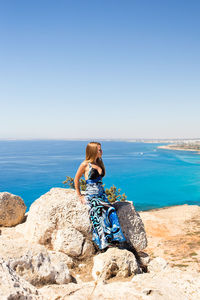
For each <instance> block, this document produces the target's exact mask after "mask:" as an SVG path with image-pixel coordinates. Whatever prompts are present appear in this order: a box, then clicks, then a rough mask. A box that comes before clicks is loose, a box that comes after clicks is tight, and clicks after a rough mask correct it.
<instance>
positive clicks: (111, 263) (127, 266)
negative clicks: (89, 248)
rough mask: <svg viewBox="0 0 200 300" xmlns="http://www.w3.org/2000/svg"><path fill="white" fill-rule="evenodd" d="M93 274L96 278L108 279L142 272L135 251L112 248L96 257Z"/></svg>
mask: <svg viewBox="0 0 200 300" xmlns="http://www.w3.org/2000/svg"><path fill="white" fill-rule="evenodd" d="M93 260H94V266H93V269H92V276H93V278H94V279H95V280H97V279H101V280H107V279H110V278H112V277H115V276H116V277H125V278H126V277H128V276H130V275H132V274H136V273H140V269H139V266H138V264H137V261H136V258H135V256H134V254H133V253H131V252H129V251H127V250H121V249H117V248H110V249H108V250H107V251H106V252H105V253H102V254H98V255H96V256H95V257H94V259H93Z"/></svg>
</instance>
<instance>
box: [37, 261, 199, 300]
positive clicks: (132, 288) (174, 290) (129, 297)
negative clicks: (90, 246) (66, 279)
mask: <svg viewBox="0 0 200 300" xmlns="http://www.w3.org/2000/svg"><path fill="white" fill-rule="evenodd" d="M159 261H160V267H159V269H160V271H159V272H155V270H154V271H153V270H152V271H151V272H150V273H143V274H138V275H135V276H134V277H133V278H132V280H129V281H126V282H123V281H115V282H110V283H107V284H104V283H103V282H102V281H99V280H96V281H93V282H87V283H79V284H73V283H69V284H68V285H66V286H65V287H64V285H62V286H59V287H57V286H55V285H54V286H45V287H43V288H41V289H40V293H41V294H42V295H43V296H44V298H45V299H48V297H47V296H49V299H53V300H55V299H69V300H83V299H85V300H86V299H87V300H88V299H89V300H96V299H100V300H104V299H105V300H107V299H118V300H147V299H149V300H174V299H176V300H197V299H199V298H200V276H199V273H196V272H194V273H188V272H184V271H180V270H178V269H174V268H171V267H170V266H169V265H167V263H165V264H163V261H162V259H161V260H160V259H157V261H156V263H154V262H152V264H153V265H154V264H156V265H158V264H159ZM164 265H165V266H164ZM46 297H47V298H46Z"/></svg>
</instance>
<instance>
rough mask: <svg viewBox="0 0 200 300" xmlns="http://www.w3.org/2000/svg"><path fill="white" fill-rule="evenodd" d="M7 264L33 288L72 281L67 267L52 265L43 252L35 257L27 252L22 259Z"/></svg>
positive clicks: (61, 264)
mask: <svg viewBox="0 0 200 300" xmlns="http://www.w3.org/2000/svg"><path fill="white" fill-rule="evenodd" d="M7 263H8V266H9V267H11V268H12V269H13V270H15V271H16V273H18V275H20V276H22V277H23V278H24V279H25V280H27V281H29V282H30V283H31V284H32V285H34V286H43V285H46V284H53V283H57V284H65V283H69V282H71V281H72V277H71V276H70V273H69V270H68V267H67V265H66V264H65V263H62V262H57V263H54V262H53V261H51V258H50V255H48V254H47V253H46V252H45V251H41V252H39V253H38V254H37V255H33V253H32V252H31V251H29V252H28V253H26V254H25V255H23V256H22V257H19V258H12V259H10V260H9V261H8V262H7Z"/></svg>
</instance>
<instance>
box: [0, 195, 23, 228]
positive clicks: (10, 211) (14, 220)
mask: <svg viewBox="0 0 200 300" xmlns="http://www.w3.org/2000/svg"><path fill="white" fill-rule="evenodd" d="M25 211H26V206H25V204H24V201H23V200H22V198H20V197H19V196H16V195H13V194H10V193H7V192H3V193H0V225H2V226H14V225H16V224H19V223H21V222H22V220H23V218H24V214H25Z"/></svg>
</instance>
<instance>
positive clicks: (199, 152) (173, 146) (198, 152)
mask: <svg viewBox="0 0 200 300" xmlns="http://www.w3.org/2000/svg"><path fill="white" fill-rule="evenodd" d="M157 148H159V149H167V150H180V151H191V152H197V154H200V151H199V150H197V149H191V148H181V147H178V146H175V145H164V146H158V147H157Z"/></svg>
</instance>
